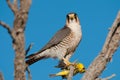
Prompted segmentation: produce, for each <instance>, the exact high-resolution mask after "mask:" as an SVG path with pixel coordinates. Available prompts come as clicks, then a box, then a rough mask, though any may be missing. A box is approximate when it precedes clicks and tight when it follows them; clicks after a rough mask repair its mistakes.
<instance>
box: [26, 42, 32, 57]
mask: <svg viewBox="0 0 120 80" xmlns="http://www.w3.org/2000/svg"><path fill="white" fill-rule="evenodd" d="M32 46H33V44H32V43H31V44H30V45H29V46H28V48H27V50H26V54H25V55H27V54H28V52H29V51H30V49H31V48H32Z"/></svg>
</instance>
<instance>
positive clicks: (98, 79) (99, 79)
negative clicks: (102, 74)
mask: <svg viewBox="0 0 120 80" xmlns="http://www.w3.org/2000/svg"><path fill="white" fill-rule="evenodd" d="M115 76H116V75H115V74H112V75H111V76H108V77H106V78H102V79H101V78H97V79H95V80H110V79H112V78H113V77H115Z"/></svg>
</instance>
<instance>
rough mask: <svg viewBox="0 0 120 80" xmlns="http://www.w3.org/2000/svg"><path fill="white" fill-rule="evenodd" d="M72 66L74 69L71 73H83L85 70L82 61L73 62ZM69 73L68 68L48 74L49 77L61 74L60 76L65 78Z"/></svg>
mask: <svg viewBox="0 0 120 80" xmlns="http://www.w3.org/2000/svg"><path fill="white" fill-rule="evenodd" d="M74 68H75V69H74V72H73V75H76V74H77V73H84V72H85V67H84V65H83V64H82V63H75V64H74ZM69 73H70V70H69V69H64V70H62V71H60V72H58V73H56V74H50V77H56V76H61V77H62V78H67V76H68V75H69Z"/></svg>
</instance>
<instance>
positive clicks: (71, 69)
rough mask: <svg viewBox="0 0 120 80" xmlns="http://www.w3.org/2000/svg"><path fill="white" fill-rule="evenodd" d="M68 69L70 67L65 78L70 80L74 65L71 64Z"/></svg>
mask: <svg viewBox="0 0 120 80" xmlns="http://www.w3.org/2000/svg"><path fill="white" fill-rule="evenodd" d="M69 69H70V73H69V75H68V77H67V80H72V77H73V72H74V69H75V68H74V66H73V65H70V66H69Z"/></svg>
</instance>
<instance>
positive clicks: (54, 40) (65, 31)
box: [26, 26, 71, 58]
mask: <svg viewBox="0 0 120 80" xmlns="http://www.w3.org/2000/svg"><path fill="white" fill-rule="evenodd" d="M70 32H71V30H70V28H68V27H66V26H65V27H63V28H62V29H61V30H59V31H58V32H57V33H56V34H55V35H54V36H53V37H52V39H51V40H50V41H49V42H48V43H47V44H46V45H45V46H44V47H43V48H42V49H41V50H40V51H38V52H37V53H36V54H31V55H29V56H27V57H26V58H29V57H32V56H33V55H37V54H39V53H41V52H43V51H45V50H46V49H49V48H51V47H53V46H55V45H57V44H59V43H60V42H61V41H62V40H63V39H64V38H65V37H66V36H68V35H69V34H70Z"/></svg>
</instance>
